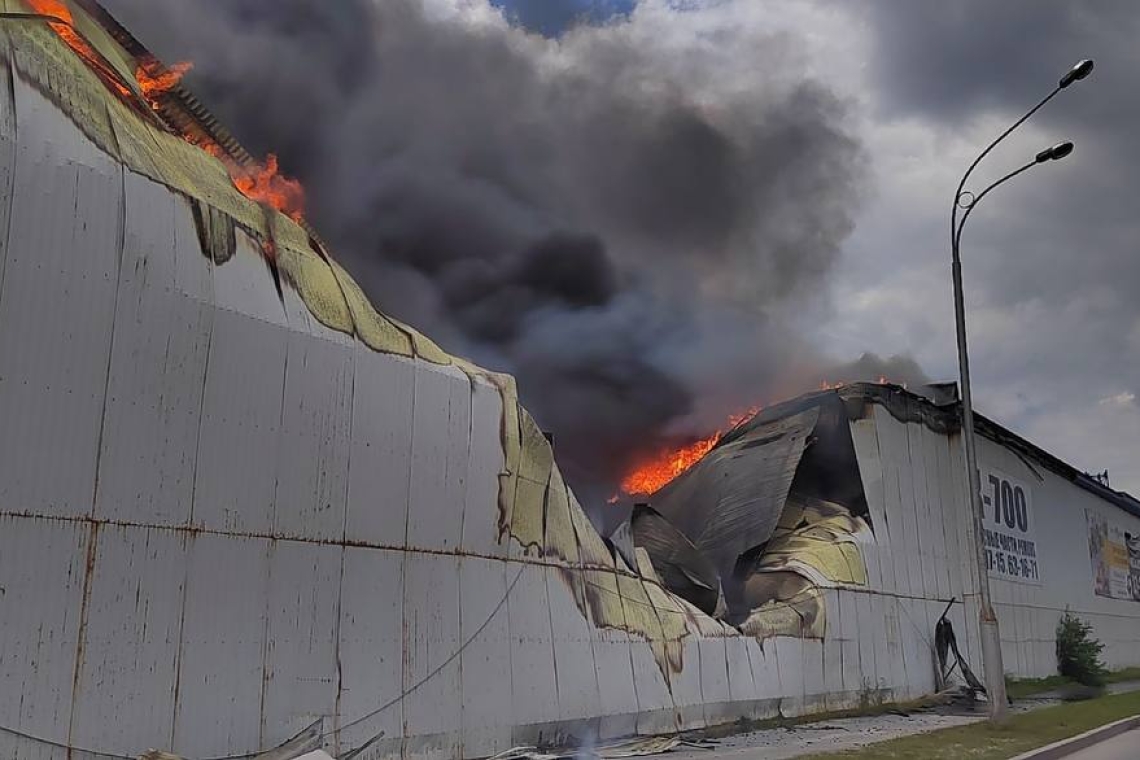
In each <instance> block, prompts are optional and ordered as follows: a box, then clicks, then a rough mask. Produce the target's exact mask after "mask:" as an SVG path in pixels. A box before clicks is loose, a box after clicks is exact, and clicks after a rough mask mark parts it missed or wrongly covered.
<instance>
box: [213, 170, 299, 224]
mask: <svg viewBox="0 0 1140 760" xmlns="http://www.w3.org/2000/svg"><path fill="white" fill-rule="evenodd" d="M230 174H231V176H232V177H233V180H234V185H235V186H236V187H237V189H238V190H240V191H241V194H242V195H244V196H246V197H247V198H251V199H253V200H255V201H258V202H259V203H267V204H269V205H270V206H272V207H273V208H275V209H277V210H278V211H280V212H282V213H283V214H286V215H287V216H289V217H291V218H292V219H293V220H294V221H300V220H301V217H302V216H304V211H305V188H303V187H302V186H301V183H300V182H298V181H297V180H295V179H293V178H291V177H286V176H285V175H284V174H281V172H280V171H279V170H278V168H277V156H275V155H274V154H272V153H270V154H269V155H268V156H266V159H265V164H264V165H262V164H257V165H254V166H251V167H244V166H243V167H238V168H237V169H236V170H232V169H231V171H230Z"/></svg>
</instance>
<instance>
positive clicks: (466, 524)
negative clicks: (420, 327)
mask: <svg viewBox="0 0 1140 760" xmlns="http://www.w3.org/2000/svg"><path fill="white" fill-rule="evenodd" d="M502 419H503V401H502V398H501V397H500V396H499V392H498V389H496V388H494V387H492V386H490V385H489V384H487V383H486V382H484V381H479V380H476V381H474V382H473V383H472V387H471V431H470V434H469V436H468V438H469V440H470V446H469V451H468V461H467V483H466V489H465V493H464V503H463V521H462V522H463V536H462V540H461V547H462V550H463V551H465V552H472V553H477V554H482V555H484V556H498V557H505V556H506V553H507V552H506V545H505V544H504V543H501V542H500V541H499V540H498V533H499V529H498V509H497V508H490V509H489V508H488V505H497V503H498V499H499V473H501V472H503V468H504V466H505V461H504V456H503V446H502V443H501V438H502V424H503V423H502Z"/></svg>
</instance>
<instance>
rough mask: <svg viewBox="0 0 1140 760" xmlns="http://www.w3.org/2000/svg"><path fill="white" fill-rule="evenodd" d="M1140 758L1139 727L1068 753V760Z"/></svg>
mask: <svg viewBox="0 0 1140 760" xmlns="http://www.w3.org/2000/svg"><path fill="white" fill-rule="evenodd" d="M1137 758H1140V729H1134V730H1132V731H1128V732H1127V733H1123V734H1121V735H1120V736H1117V737H1116V738H1113V739H1109V740H1108V741H1106V742H1100V743H1099V744H1095V745H1093V746H1091V747H1089V748H1088V749H1085V750H1081V751H1080V752H1078V753H1076V754H1074V755H1069V757H1068V760H1137Z"/></svg>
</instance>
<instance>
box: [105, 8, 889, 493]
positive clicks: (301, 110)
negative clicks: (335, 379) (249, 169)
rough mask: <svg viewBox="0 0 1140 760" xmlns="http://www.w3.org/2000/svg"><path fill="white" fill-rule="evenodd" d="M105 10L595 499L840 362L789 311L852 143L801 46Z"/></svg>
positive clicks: (839, 235)
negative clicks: (181, 65)
mask: <svg viewBox="0 0 1140 760" xmlns="http://www.w3.org/2000/svg"><path fill="white" fill-rule="evenodd" d="M106 5H107V6H108V9H109V10H110V11H111V12H112V13H113V14H115V15H116V16H117V17H118V18H119V19H120V21H122V22H123V23H124V24H125V25H126V26H127V27H128V28H129V29H131V30H132V32H133V33H134V34H135V35H136V36H137V37H139V38H140V39H141V40H142V41H143V42H144V44H147V45H148V46H149V47H151V48H152V49H153V50H154V51H155V52H156V53H157V54H158V55H159V56H160V57H162V58H164V59H165V60H168V61H172V60H182V59H188V60H191V61H193V62H194V64H195V68H194V70H193V72H192V73H191V75H190V76H189V77H188V78H187V85H188V86H189V87H190V88H191V89H192V90H194V91H195V92H196V93H197V94H199V95H200V96H201V97H202V99H203V100H204V101H205V102H206V103H207V104H209V105H210V106H211V108H212V109H213V110H215V111H216V113H217V114H218V115H219V117H220V118H221V119H222V121H223V122H224V123H226V124H227V126H229V127H230V128H231V130H232V131H233V132H234V133H235V135H237V137H238V138H239V139H241V140H242V141H243V142H244V143H246V145H247V146H249V147H250V148H251V149H252V150H254V151H256V152H261V153H265V152H269V151H272V152H275V153H277V154H278V155H279V156H280V159H281V163H282V166H283V167H284V169H285V170H286V171H288V172H290V173H292V174H295V175H296V176H298V177H299V178H300V179H301V180H302V181H303V182H304V183H305V186H306V189H307V191H308V198H309V212H308V216H309V217H310V219H311V220H312V221H313V222H314V224H315V225H316V226H317V228H318V229H320V230H321V231H322V235H323V236H325V237H326V238H327V239H328V240H329V242H330V243H331V244H332V247H333V250H334V252H335V254H336V255H337V256H338V257H339V258H340V259H341V260H342V261H343V262H344V263H345V265H346V266H347V267H348V268H349V269H350V271H352V272H353V273H354V275H355V276H356V277H357V279H358V280H359V281H360V282H361V284H362V285H363V286H364V288H365V289H366V291H367V292H368V293H369V294H370V296H371V297H372V298H373V299H374V301H375V302H376V303H377V305H378V306H379V307H380V308H382V309H384V310H385V311H388V312H390V313H393V314H395V315H397V316H399V317H400V318H402V319H405V320H407V321H409V322H411V323H413V324H415V325H416V326H417V327H419V328H420V329H422V330H424V331H425V332H427V333H428V334H430V335H432V336H433V337H434V338H436V339H437V340H439V341H440V342H441V343H442V344H443V345H444V346H445V347H447V348H448V349H449V350H451V351H453V352H456V353H460V354H463V355H467V356H470V357H471V358H473V359H475V360H476V361H479V362H481V363H483V364H485V365H488V366H490V367H493V368H495V369H500V370H505V371H508V372H512V373H514V374H515V375H516V376H517V377H518V380H519V387H520V390H521V394H522V397H523V400H524V402H525V403H527V405H528V407H529V408H531V410H532V411H533V413H534V414H535V416H536V418H537V419H538V420H539V422H540V424H542V425H543V426H544V427H545V428H547V429H549V430H551V431H552V432H553V433H554V435H555V439H556V446H557V449H558V456H559V461H560V463H562V465H563V467H564V469H565V470H566V471H567V474H568V477H569V479H570V481H571V482H572V484H574V485H575V487H576V488H577V489H578V490H579V492H580V494H581V495H583V496H585V497H586V498H587V499H590V500H592V499H596V498H599V497H604V496H605V495H608V493H607V492H609V491H610V490H611V489H612V488H613V486H614V484H615V483H616V482H617V480H618V479H619V477H620V475H621V474H622V473H623V471H624V470H625V468H626V467H627V465H628V463H629V461H630V458H631V456H632V455H634V454H635V453H636V452H638V451H644V450H645V449H646V448H651V447H652V446H654V445H655V444H656V443H657V442H659V441H661V440H663V439H667V438H670V437H672V436H682V437H683V436H685V435H692V434H696V433H699V432H706V431H707V429H709V427H715V425H717V424H718V423H719V422H721V421H722V420H723V419H724V415H726V414H727V413H728V412H730V411H732V410H733V409H739V408H741V407H743V406H747V405H748V404H750V403H754V402H755V401H756V400H757V399H758V398H765V397H771V396H773V395H775V394H778V393H793V392H798V391H800V390H806V389H808V388H810V387H811V386H812V385H815V384H818V381H819V379H820V377H821V375H822V374H826V370H825V371H823V372H822V373H821V372H820V368H821V367H825V366H826V361H825V360H824V359H823V358H822V357H819V356H818V355H816V353H815V352H814V351H813V350H812V348H811V346H810V344H809V343H808V342H806V341H805V340H804V339H803V338H802V337H800V336H798V335H797V334H796V333H795V332H794V331H793V330H791V329H790V328H788V327H786V326H784V325H785V324H786V320H785V319H784V316H785V315H787V314H788V313H790V312H792V311H794V310H795V309H796V304H797V301H798V300H799V299H808V300H811V299H815V300H817V301H818V298H819V293H820V292H821V291H822V289H823V284H824V282H825V278H826V276H827V273H828V271H829V270H830V269H831V267H832V265H833V263H834V262H835V260H836V258H837V256H838V252H839V246H840V244H841V242H842V241H843V239H844V238H845V236H846V235H847V234H848V233H849V232H850V230H851V228H852V213H853V210H854V208H855V207H856V204H857V201H858V192H857V187H856V185H857V183H856V178H857V177H858V175H859V174H860V171H861V169H862V167H863V155H862V152H861V149H860V145H859V143H858V141H857V140H855V139H854V138H853V137H852V136H851V132H850V130H849V129H848V126H847V120H848V116H847V112H846V107H845V104H844V102H842V101H841V100H840V99H839V98H837V97H836V96H835V95H833V94H832V93H831V92H830V91H829V90H828V89H827V88H826V87H824V86H823V85H821V84H820V83H819V82H817V81H814V80H813V79H812V77H810V76H809V75H808V74H807V73H805V66H804V62H803V61H801V60H800V56H799V55H798V54H797V44H796V40H795V39H794V38H790V37H788V36H787V35H783V34H775V33H771V32H766V31H764V30H763V29H762V28H759V26H758V25H756V24H752V25H748V24H742V25H737V26H732V25H730V24H727V23H725V20H724V19H723V18H722V19H721V21H720V22H719V25H712V26H708V25H707V22H703V21H698V20H697V19H696V18H695V17H694V19H693V20H692V26H691V27H690V28H687V29H686V30H685V31H684V34H681V33H679V31H678V24H677V22H676V17H677V14H676V13H675V12H672V11H670V10H669V9H668V8H667V7H666V6H665V5H664V4H661V3H657V2H650V1H647V2H644V3H642V5H640V6H639V7H638V8H637V9H636V10H635V11H634V12H633V13H632V14H631V15H630V16H629V17H628V18H621V19H617V20H615V21H614V22H613V23H610V24H606V25H602V26H579V27H576V28H574V29H573V30H571V31H569V32H568V33H567V34H565V35H563V36H562V37H561V38H559V39H557V40H551V39H546V38H543V37H541V36H538V35H534V34H528V33H527V32H526V31H524V30H523V29H520V28H519V27H517V26H513V25H512V24H510V23H509V21H508V20H507V19H505V18H504V17H503V16H502V15H501V14H500V13H499V12H497V11H495V10H494V9H493V8H492V7H491V6H490V5H489V4H488V3H487V0H383V1H382V2H377V3H375V4H373V3H370V2H366V1H365V0H338V2H335V3H330V2H321V1H320V0H210V2H207V1H206V0H108V1H107V3H106ZM702 23H704V24H706V25H705V26H701V24H702ZM878 371H879V370H878V369H873V370H871V371H870V372H869V373H868V375H867V376H868V377H874V376H875V374H876V373H878ZM887 374H889V373H887ZM852 379H855V378H852ZM702 427H703V428H704V430H702Z"/></svg>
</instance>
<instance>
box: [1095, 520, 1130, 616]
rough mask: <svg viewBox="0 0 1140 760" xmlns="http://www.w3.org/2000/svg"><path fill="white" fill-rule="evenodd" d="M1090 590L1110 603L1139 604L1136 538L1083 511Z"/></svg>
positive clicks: (1114, 525) (1116, 525)
mask: <svg viewBox="0 0 1140 760" xmlns="http://www.w3.org/2000/svg"><path fill="white" fill-rule="evenodd" d="M1085 519H1086V521H1087V522H1088V527H1089V559H1090V560H1091V561H1092V571H1093V590H1094V591H1095V592H1096V593H1097V595H1099V596H1105V597H1108V598H1110V599H1131V600H1133V601H1140V534H1134V533H1130V532H1128V531H1126V530H1124V529H1123V528H1122V527H1121V526H1120V525H1119V524H1116V523H1114V522H1112V521H1111V520H1109V519H1108V518H1106V517H1105V516H1104V515H1102V514H1100V513H1099V512H1095V511H1093V510H1091V509H1086V510H1085Z"/></svg>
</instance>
